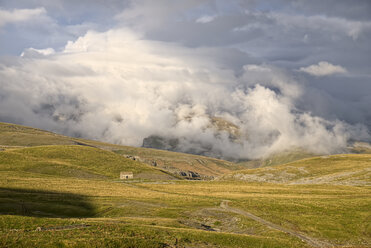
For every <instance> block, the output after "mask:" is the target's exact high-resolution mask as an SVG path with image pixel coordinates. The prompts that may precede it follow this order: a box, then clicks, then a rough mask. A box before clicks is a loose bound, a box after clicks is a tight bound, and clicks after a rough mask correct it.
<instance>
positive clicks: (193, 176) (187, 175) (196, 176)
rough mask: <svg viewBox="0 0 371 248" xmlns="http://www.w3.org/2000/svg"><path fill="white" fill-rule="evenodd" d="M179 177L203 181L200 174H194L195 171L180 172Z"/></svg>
mask: <svg viewBox="0 0 371 248" xmlns="http://www.w3.org/2000/svg"><path fill="white" fill-rule="evenodd" d="M178 175H179V176H182V177H185V178H187V179H196V180H200V179H201V175H200V174H198V173H197V172H193V171H179V172H178Z"/></svg>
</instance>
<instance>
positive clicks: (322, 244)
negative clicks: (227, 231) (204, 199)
mask: <svg viewBox="0 0 371 248" xmlns="http://www.w3.org/2000/svg"><path fill="white" fill-rule="evenodd" d="M228 202H229V201H227V200H224V201H222V202H221V203H220V207H221V208H223V209H225V210H227V211H229V212H233V213H236V214H240V215H243V216H246V217H248V218H250V219H253V220H255V221H257V222H259V223H261V224H263V225H266V226H268V227H270V228H273V229H276V230H278V231H281V232H285V233H287V234H290V235H292V236H294V237H296V238H299V239H301V240H303V241H305V242H307V243H308V244H309V245H311V246H313V247H333V245H331V244H330V243H327V242H323V241H318V240H316V239H314V238H311V237H308V236H306V235H304V234H301V233H298V232H296V231H293V230H290V229H287V228H285V227H282V226H279V225H276V224H274V223H272V222H269V221H267V220H264V219H262V218H260V217H258V216H256V215H253V214H252V213H249V212H246V211H243V210H240V209H237V208H232V207H229V206H228Z"/></svg>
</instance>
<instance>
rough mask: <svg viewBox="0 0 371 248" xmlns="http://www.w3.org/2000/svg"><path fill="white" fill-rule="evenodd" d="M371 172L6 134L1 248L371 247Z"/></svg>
mask: <svg viewBox="0 0 371 248" xmlns="http://www.w3.org/2000/svg"><path fill="white" fill-rule="evenodd" d="M128 157H136V158H137V159H135V160H133V159H131V158H128ZM304 157H308V156H306V155H305V156H304ZM153 161H156V166H153V165H150V164H151V163H153ZM177 170H182V171H194V172H197V173H200V174H201V175H205V176H210V178H211V176H212V177H214V178H215V179H216V180H215V179H214V180H184V179H183V178H181V177H178V176H177V174H176V173H175V172H176V171H177ZM370 170H371V155H370V154H338V155H332V156H319V157H309V158H304V159H299V160H296V161H294V162H290V163H286V164H280V165H275V166H268V165H266V166H265V167H262V168H255V169H246V167H245V166H244V165H243V164H234V163H232V162H228V161H223V160H218V159H213V158H207V157H202V156H195V155H188V154H181V153H173V152H169V151H160V150H154V149H145V148H133V147H127V146H119V145H111V144H106V143H102V142H97V141H89V140H82V139H76V138H70V137H66V136H62V135H57V134H54V133H50V132H46V131H42V130H38V129H33V128H29V127H23V126H19V125H14V124H7V123H0V247H371V175H370ZM120 171H131V172H133V174H134V179H130V180H120V179H119V174H120ZM205 178H207V177H205ZM210 178H209V179H210Z"/></svg>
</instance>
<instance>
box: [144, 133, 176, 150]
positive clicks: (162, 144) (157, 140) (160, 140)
mask: <svg viewBox="0 0 371 248" xmlns="http://www.w3.org/2000/svg"><path fill="white" fill-rule="evenodd" d="M178 144H179V140H178V139H175V138H174V139H167V138H164V137H160V136H157V135H151V136H149V137H147V138H144V139H143V145H142V147H146V148H155V149H161V150H169V151H175V150H176V148H177V146H178Z"/></svg>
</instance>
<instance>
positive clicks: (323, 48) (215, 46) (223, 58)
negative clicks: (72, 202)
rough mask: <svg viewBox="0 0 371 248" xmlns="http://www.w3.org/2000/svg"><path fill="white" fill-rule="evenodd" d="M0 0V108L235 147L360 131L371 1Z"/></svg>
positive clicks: (69, 129) (116, 133)
mask: <svg viewBox="0 0 371 248" xmlns="http://www.w3.org/2000/svg"><path fill="white" fill-rule="evenodd" d="M88 2H89V3H88ZM87 3H88V4H89V8H86V4H87ZM350 4H352V8H349V7H350ZM334 6H336V8H335V7H334ZM0 7H1V10H0V16H1V17H0V32H1V35H0V43H1V44H2V45H1V46H0V121H6V122H13V123H19V124H25V125H30V126H34V127H38V128H43V129H47V130H51V131H55V132H58V133H63V134H67V135H72V136H76V137H85V138H90V139H98V140H103V141H108V142H113V143H118V144H125V145H134V146H141V145H142V144H143V142H144V140H145V141H148V140H150V139H148V138H151V137H152V138H153V139H156V140H157V141H159V142H160V143H163V144H164V146H165V147H170V148H171V149H173V150H177V151H183V152H191V153H198V154H204V155H210V156H215V157H222V158H235V159H236V158H250V159H253V158H261V157H265V156H268V155H270V154H273V153H276V152H280V151H283V150H288V149H294V148H295V149H296V148H301V149H304V150H307V151H309V152H315V153H334V152H342V151H344V149H346V147H347V145H348V144H349V143H350V142H352V141H353V140H365V141H367V140H370V130H371V111H370V108H369V106H371V93H370V92H371V84H370V82H371V73H370V70H369V68H370V66H371V65H370V60H369V54H370V52H371V47H370V45H369V44H370V42H371V17H370V15H369V10H370V9H371V4H370V3H369V1H357V4H353V3H349V1H343V0H336V3H335V2H334V1H332V0H331V1H328V2H326V3H322V2H321V3H320V4H319V1H317V0H315V1H308V2H305V1H286V0H282V1H280V0H278V3H277V1H276V0H274V1H264V3H262V2H261V1H238V0H232V1H228V2H223V1H216V0H202V1H198V0H197V1H196V0H191V1H171V0H159V1H156V2H154V1H149V0H138V1H130V0H127V1H118V0H108V1H104V3H103V2H102V1H87V0H83V1H78V2H76V1H72V0H66V1H61V0H57V1H46V0H27V1H26V0H19V1H2V0H0ZM327 61H330V62H331V63H330V62H327Z"/></svg>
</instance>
